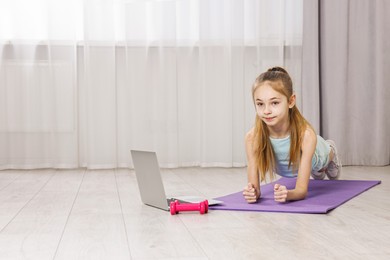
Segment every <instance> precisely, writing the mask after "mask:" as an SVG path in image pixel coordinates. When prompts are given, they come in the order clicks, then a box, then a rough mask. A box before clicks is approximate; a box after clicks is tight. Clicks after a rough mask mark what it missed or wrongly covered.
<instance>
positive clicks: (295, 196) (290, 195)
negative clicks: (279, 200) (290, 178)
mask: <svg viewBox="0 0 390 260" xmlns="http://www.w3.org/2000/svg"><path fill="white" fill-rule="evenodd" d="M306 195H307V191H304V190H300V189H296V188H295V189H292V190H288V191H287V200H303V199H305V198H306Z"/></svg>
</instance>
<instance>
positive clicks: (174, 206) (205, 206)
mask: <svg viewBox="0 0 390 260" xmlns="http://www.w3.org/2000/svg"><path fill="white" fill-rule="evenodd" d="M170 209H171V215H175V214H177V213H179V212H180V211H199V212H200V214H204V213H207V211H209V202H208V201H207V200H205V201H202V202H199V203H188V204H180V203H179V202H178V201H177V200H175V201H172V202H171V204H170Z"/></svg>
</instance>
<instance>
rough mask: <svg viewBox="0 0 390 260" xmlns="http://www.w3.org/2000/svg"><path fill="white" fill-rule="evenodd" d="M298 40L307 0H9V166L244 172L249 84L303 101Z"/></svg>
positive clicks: (5, 45) (4, 96)
mask: <svg viewBox="0 0 390 260" xmlns="http://www.w3.org/2000/svg"><path fill="white" fill-rule="evenodd" d="M301 42H302V2H301V1H285V0H279V1H274V0H261V1H260V0H231V1H223V0H187V1H184V0H183V1H180V0H177V1H170V0H166V1H153V0H148V1H135V0H134V1H125V0H95V1H92V0H90V1H88V0H84V1H81V0H72V1H69V0H67V1H62V0H55V1H53V0H39V1H38V0H34V1H32V0H30V1H27V0H19V1H15V0H12V1H11V0H9V1H1V2H0V168H1V169H7V168H42V167H54V168H76V167H88V168H114V167H132V162H131V158H130V149H142V150H154V151H156V152H157V154H158V156H159V162H160V164H161V166H163V167H182V166H223V167H232V166H244V165H245V163H246V158H245V151H244V142H243V140H244V136H245V133H246V131H248V130H249V129H250V127H251V126H252V124H253V121H254V116H255V111H254V107H253V104H252V101H251V93H250V89H251V84H252V82H253V81H254V79H255V78H256V76H257V75H258V74H259V73H261V72H263V71H264V70H266V69H267V68H269V67H271V66H275V65H278V66H285V67H286V68H287V69H288V70H289V72H290V74H291V76H292V78H293V80H294V83H295V87H296V92H297V94H298V97H299V96H300V92H301V88H300V84H301V45H302V44H301ZM298 103H299V104H300V103H301V102H300V101H299V102H298Z"/></svg>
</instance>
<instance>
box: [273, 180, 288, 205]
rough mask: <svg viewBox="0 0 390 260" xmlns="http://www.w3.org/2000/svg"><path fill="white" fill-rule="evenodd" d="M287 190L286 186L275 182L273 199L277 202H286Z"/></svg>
mask: <svg viewBox="0 0 390 260" xmlns="http://www.w3.org/2000/svg"><path fill="white" fill-rule="evenodd" d="M287 194H288V190H287V188H286V186H283V185H280V184H275V186H274V199H275V201H277V202H286V201H287Z"/></svg>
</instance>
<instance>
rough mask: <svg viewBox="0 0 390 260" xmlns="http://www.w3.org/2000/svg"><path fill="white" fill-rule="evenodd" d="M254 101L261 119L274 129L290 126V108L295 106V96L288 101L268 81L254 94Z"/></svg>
mask: <svg viewBox="0 0 390 260" xmlns="http://www.w3.org/2000/svg"><path fill="white" fill-rule="evenodd" d="M280 84H281V83H280ZM254 101H255V106H256V112H257V115H258V116H259V118H260V119H261V120H262V121H263V122H264V123H265V124H266V125H267V126H268V127H271V128H273V127H278V126H282V125H285V124H288V122H289V118H288V113H289V108H292V107H293V106H294V105H295V95H292V96H291V97H290V100H287V97H286V96H285V95H283V94H282V93H280V92H278V91H276V90H274V89H273V88H272V86H271V85H270V82H269V81H266V82H264V83H263V84H262V85H261V86H259V87H258V88H257V89H256V91H255V92H254Z"/></svg>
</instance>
